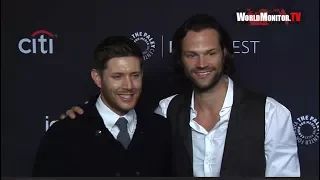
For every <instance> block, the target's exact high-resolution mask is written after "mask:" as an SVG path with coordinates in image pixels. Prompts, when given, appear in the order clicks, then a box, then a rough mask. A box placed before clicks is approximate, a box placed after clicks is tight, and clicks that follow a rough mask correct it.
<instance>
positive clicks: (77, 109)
mask: <svg viewBox="0 0 320 180" xmlns="http://www.w3.org/2000/svg"><path fill="white" fill-rule="evenodd" d="M85 104H86V103H85ZM76 113H78V114H83V109H81V108H80V107H79V106H73V107H72V108H71V109H69V110H68V111H66V114H61V115H60V118H59V119H60V120H63V119H65V118H66V117H67V116H68V117H69V118H71V119H75V118H76ZM66 115H67V116H66Z"/></svg>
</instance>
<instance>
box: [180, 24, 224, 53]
mask: <svg viewBox="0 0 320 180" xmlns="http://www.w3.org/2000/svg"><path fill="white" fill-rule="evenodd" d="M219 47H220V43H219V33H218V32H217V31H216V30H214V29H204V30H201V31H198V32H196V31H189V32H188V33H187V34H186V36H185V37H184V38H183V40H182V48H183V50H193V49H198V48H200V49H203V48H219Z"/></svg>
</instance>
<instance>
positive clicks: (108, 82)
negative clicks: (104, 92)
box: [102, 79, 122, 90]
mask: <svg viewBox="0 0 320 180" xmlns="http://www.w3.org/2000/svg"><path fill="white" fill-rule="evenodd" d="M102 82H103V87H104V88H105V89H109V90H117V89H119V88H120V87H121V85H122V82H121V81H120V80H114V79H104V80H103V81H102Z"/></svg>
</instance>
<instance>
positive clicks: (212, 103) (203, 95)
mask: <svg viewBox="0 0 320 180" xmlns="http://www.w3.org/2000/svg"><path fill="white" fill-rule="evenodd" d="M227 90H228V82H226V81H225V80H224V78H221V79H220V80H219V82H218V83H217V84H216V85H215V86H214V87H212V88H211V89H209V90H207V91H204V92H200V91H195V93H194V105H195V108H196V109H199V110H205V111H207V110H209V111H212V110H213V111H220V110H221V108H222V106H223V102H224V99H225V97H226V94H227Z"/></svg>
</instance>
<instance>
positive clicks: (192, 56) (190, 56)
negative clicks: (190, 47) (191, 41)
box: [186, 54, 196, 58]
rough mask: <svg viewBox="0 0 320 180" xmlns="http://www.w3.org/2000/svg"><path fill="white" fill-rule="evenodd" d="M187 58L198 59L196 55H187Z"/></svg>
mask: <svg viewBox="0 0 320 180" xmlns="http://www.w3.org/2000/svg"><path fill="white" fill-rule="evenodd" d="M186 57H187V58H194V57H196V55H194V54H187V55H186Z"/></svg>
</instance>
